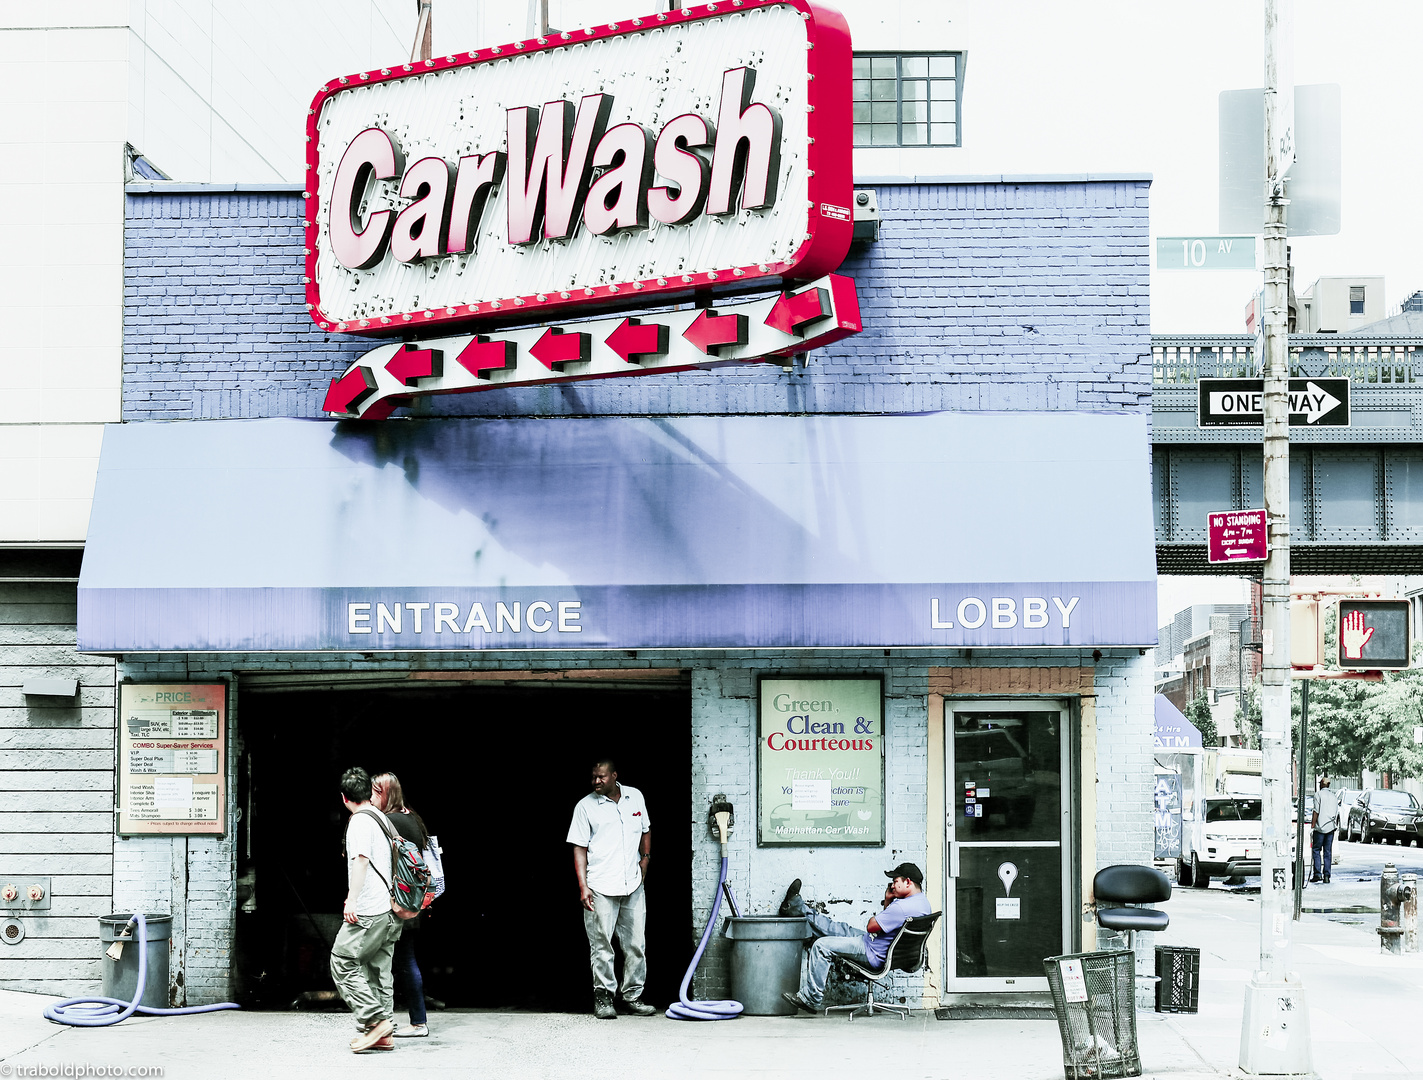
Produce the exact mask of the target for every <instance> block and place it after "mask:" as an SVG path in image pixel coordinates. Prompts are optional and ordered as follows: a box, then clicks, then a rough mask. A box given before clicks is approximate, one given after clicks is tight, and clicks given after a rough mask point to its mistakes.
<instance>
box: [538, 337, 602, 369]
mask: <svg viewBox="0 0 1423 1080" xmlns="http://www.w3.org/2000/svg"><path fill="white" fill-rule="evenodd" d="M591 342H592V339H591V338H590V337H589V335H587V334H568V333H564V331H562V330H560V329H559V328H558V327H556V326H550V327H549V328H548V329H547V330H546V331H545V332H544V336H543V337H541V338H539V339H538V341H536V342H534V343H533V344H532V345H530V346H529V355H530V356H532V357H533V358H534V359H535V360H537V361H538V362H539V363H540V364H542V365H543V366H544V367H546V368H548V369H549V370H550V371H562V370H564V368H565V367H566V366H567V365H569V364H580V363H586V362H587V360H588V358H589V356H590V355H591V353H592V345H591Z"/></svg>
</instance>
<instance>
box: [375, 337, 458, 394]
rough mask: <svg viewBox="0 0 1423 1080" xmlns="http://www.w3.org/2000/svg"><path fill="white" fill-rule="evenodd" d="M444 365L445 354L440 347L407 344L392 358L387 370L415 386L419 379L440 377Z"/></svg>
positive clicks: (386, 366)
mask: <svg viewBox="0 0 1423 1080" xmlns="http://www.w3.org/2000/svg"><path fill="white" fill-rule="evenodd" d="M444 367H445V354H444V353H443V352H441V351H440V350H439V349H421V348H417V347H416V346H414V345H406V346H405V347H404V348H402V349H400V350H399V351H398V352H397V353H396V354H395V355H394V356H392V357H391V358H390V363H388V364H386V365H385V370H386V371H388V372H390V373H391V374H392V375H394V376H395V378H396V379H398V380H399V381H400V382H402V383H404V384H405V385H406V386H414V385H415V381H416V380H417V379H432V378H439V377H440V375H441V374H442V373H443V372H444Z"/></svg>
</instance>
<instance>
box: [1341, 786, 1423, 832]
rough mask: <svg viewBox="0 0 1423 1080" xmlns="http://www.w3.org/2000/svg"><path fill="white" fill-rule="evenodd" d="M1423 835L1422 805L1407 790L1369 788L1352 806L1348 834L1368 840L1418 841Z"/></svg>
mask: <svg viewBox="0 0 1423 1080" xmlns="http://www.w3.org/2000/svg"><path fill="white" fill-rule="evenodd" d="M1420 836H1423V807H1420V806H1419V805H1418V800H1417V799H1415V798H1414V797H1413V796H1412V795H1411V794H1409V793H1408V792H1406V791H1397V790H1390V789H1389V788H1368V789H1367V790H1366V791H1364V792H1363V793H1362V794H1361V795H1360V796H1359V798H1358V800H1357V801H1356V802H1355V803H1354V805H1353V806H1352V807H1350V808H1349V824H1348V828H1347V829H1346V831H1345V837H1346V839H1349V840H1360V841H1362V842H1363V843H1365V844H1379V843H1385V844H1386V843H1388V842H1389V841H1390V840H1391V841H1393V842H1394V843H1395V844H1403V845H1405V846H1406V845H1408V844H1417V843H1418V842H1419V837H1420Z"/></svg>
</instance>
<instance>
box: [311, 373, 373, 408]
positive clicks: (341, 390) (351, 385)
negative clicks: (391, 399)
mask: <svg viewBox="0 0 1423 1080" xmlns="http://www.w3.org/2000/svg"><path fill="white" fill-rule="evenodd" d="M375 392H376V377H375V372H373V371H371V369H370V368H368V367H356V368H352V369H351V370H350V371H348V372H346V374H344V375H342V376H341V377H340V378H339V379H332V380H331V388H330V389H329V390H327V391H326V400H325V401H323V402H322V403H321V409H322V411H323V412H329V413H348V414H349V413H354V412H355V411H356V410H357V409H359V408H360V407H361V402H363V401H365V400H366V398H368V397H370V396H371V395H372V394H374V393H375Z"/></svg>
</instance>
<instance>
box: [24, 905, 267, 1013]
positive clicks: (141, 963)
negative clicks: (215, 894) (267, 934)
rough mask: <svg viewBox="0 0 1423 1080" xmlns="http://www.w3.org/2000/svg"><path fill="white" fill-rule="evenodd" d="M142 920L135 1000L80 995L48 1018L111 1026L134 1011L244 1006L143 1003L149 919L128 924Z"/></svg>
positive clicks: (51, 1010)
mask: <svg viewBox="0 0 1423 1080" xmlns="http://www.w3.org/2000/svg"><path fill="white" fill-rule="evenodd" d="M133 923H138V986H137V987H136V988H135V989H134V992H133V1000H132V1001H120V1000H119V999H118V998H107V997H77V998H67V999H65V1000H64V1001H57V1002H55V1003H54V1004H53V1005H51V1006H49V1007H48V1008H46V1009H45V1011H44V1018H45V1019H46V1020H53V1021H54V1022H55V1023H56V1024H68V1025H69V1026H70V1027H108V1026H109V1025H110V1024H117V1023H118V1022H119V1021H120V1020H127V1019H128V1018H129V1017H130V1016H132V1015H133V1014H134V1013H136V1012H137V1013H142V1014H143V1015H145V1016H187V1015H189V1014H191V1013H205V1012H217V1011H219V1010H220V1009H240V1008H242V1006H241V1005H238V1004H237V1003H236V1002H235V1001H223V1002H219V1003H218V1004H216V1005H190V1006H188V1007H187V1008H186V1009H150V1008H148V1007H147V1006H146V1005H140V1004H139V1001H140V1000H142V998H143V987H144V984H145V983H146V982H147V981H148V920H146V919H145V918H144V917H143V916H142V915H138V914H135V915H133V916H132V917H131V918H130V919H129V921H128V923H126V924H125V926H130V925H132V924H133Z"/></svg>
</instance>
